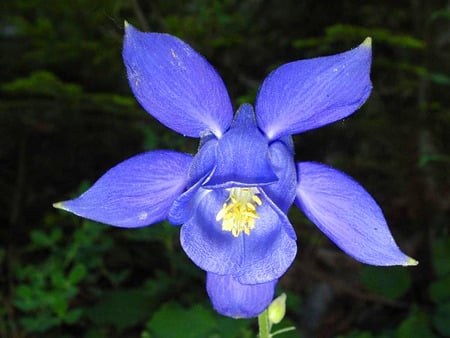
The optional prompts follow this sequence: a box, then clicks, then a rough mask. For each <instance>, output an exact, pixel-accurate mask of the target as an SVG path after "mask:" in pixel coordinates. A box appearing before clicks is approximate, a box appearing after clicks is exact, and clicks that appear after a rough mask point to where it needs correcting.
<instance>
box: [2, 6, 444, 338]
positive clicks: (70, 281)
mask: <svg viewBox="0 0 450 338" xmlns="http://www.w3.org/2000/svg"><path fill="white" fill-rule="evenodd" d="M125 19H126V20H128V21H129V22H131V23H133V24H134V25H136V26H137V27H138V28H140V29H142V30H146V31H161V32H168V33H172V34H175V35H177V36H179V37H181V38H183V39H184V40H186V41H187V42H188V43H190V44H191V45H192V46H193V47H194V48H195V49H197V50H198V51H199V52H200V53H202V54H203V55H204V56H205V57H206V58H207V59H208V60H209V61H210V62H211V63H212V64H213V65H214V66H215V67H216V68H217V70H218V71H219V73H220V74H221V76H222V77H223V78H224V81H225V82H226V83H227V86H228V88H229V91H230V95H231V97H232V99H233V102H234V104H235V107H237V105H238V104H240V103H243V102H252V101H253V100H254V98H255V95H256V93H257V90H258V86H259V85H260V83H261V81H262V80H263V79H264V77H265V76H266V75H267V74H268V72H269V71H270V70H272V69H274V68H275V67H277V66H278V65H280V64H282V63H285V62H289V61H292V60H296V59H301V58H307V57H317V56H321V55H326V54H333V53H337V52H341V51H344V50H347V49H349V48H353V47H355V46H356V45H358V44H359V43H361V41H363V39H364V38H365V37H367V36H371V37H372V39H373V55H374V58H373V67H372V80H373V85H374V89H373V92H372V95H371V97H370V99H369V100H368V102H367V103H366V104H365V105H364V106H363V107H362V108H361V109H360V111H359V112H358V113H357V114H356V115H355V116H353V117H351V118H349V119H346V120H344V121H341V122H339V123H336V124H333V125H330V126H328V127H326V128H321V129H320V130H314V131H311V132H308V133H306V134H303V135H300V136H298V137H296V138H295V145H296V149H297V157H298V159H301V160H315V161H321V162H326V163H329V164H331V165H333V166H335V167H337V168H340V169H342V170H344V171H346V172H347V173H349V174H351V175H352V176H354V177H355V178H357V180H358V181H359V182H362V183H363V184H364V185H365V186H366V187H367V188H368V190H369V191H370V192H371V193H373V195H374V196H375V197H376V199H377V200H378V201H379V202H380V205H381V206H382V208H383V210H384V212H385V215H386V218H387V219H388V221H389V224H390V226H391V229H392V231H393V232H394V234H395V237H396V239H398V242H399V244H400V246H401V247H402V249H404V250H405V251H406V252H407V253H408V254H410V255H411V256H413V257H415V258H417V259H418V260H419V261H420V265H419V266H418V267H415V268H408V269H406V268H397V267H396V268H383V267H363V266H362V265H361V264H358V263H355V262H354V261H352V260H351V258H348V257H346V256H345V255H344V254H343V253H340V252H339V251H338V250H337V249H335V248H334V247H333V246H332V245H330V242H329V241H328V240H327V239H326V237H325V236H323V235H322V234H320V233H319V232H318V231H317V229H315V228H314V227H312V226H311V224H310V223H309V222H307V220H306V219H305V217H304V216H302V215H300V213H299V212H298V211H295V210H293V211H292V212H291V219H292V222H293V224H294V226H295V227H296V229H297V232H298V234H299V238H300V239H299V242H300V243H299V248H300V250H299V255H298V257H297V261H296V262H295V264H294V265H293V267H292V268H291V269H290V271H289V272H288V273H287V274H286V276H284V277H283V278H282V279H281V281H280V288H282V289H283V291H285V292H286V293H287V294H288V299H287V320H286V321H285V322H283V323H282V324H279V325H280V326H281V327H283V325H285V326H291V325H293V326H296V327H297V328H298V331H297V332H290V333H288V334H285V335H281V336H282V337H283V336H284V337H287V338H289V337H306V338H309V337H343V338H344V337H345V338H388V337H389V338H391V337H395V338H403V337H405V338H415V337H418V338H419V337H420V338H422V337H427V338H428V337H450V321H449V320H448V319H449V318H450V288H449V285H450V239H449V221H450V215H449V209H450V203H449V201H450V184H449V183H450V176H449V175H448V173H449V172H450V160H449V159H450V154H449V149H450V142H449V141H450V133H449V132H448V131H449V127H450V111H449V107H450V104H449V103H450V102H449V99H450V98H449V96H448V90H449V85H450V65H449V63H448V60H449V59H450V55H449V54H450V39H449V36H450V35H449V33H450V28H449V27H450V25H449V19H450V11H449V10H448V2H446V1H444V0H417V1H412V2H404V1H366V2H361V3H356V2H354V1H350V0H342V1H338V2H337V1H331V0H327V1H320V2H319V1H312V0H305V1H296V0H282V1H275V0H268V1H262V0H244V1H238V0H225V1H218V0H193V1H181V0H173V1H164V0H155V1H142V0H130V1H125V0H111V1H110V0H108V1H106V0H89V1H88V0H76V1H74V2H64V1H57V0H47V1H40V0H4V1H2V2H1V4H0V48H1V50H0V52H1V53H0V64H1V67H0V72H1V77H0V163H1V166H0V191H1V192H2V194H1V195H0V220H1V223H2V225H3V226H2V227H1V228H0V238H1V243H2V246H1V247H0V265H1V269H2V270H1V271H2V273H1V274H0V283H1V286H2V288H1V290H2V291H1V292H0V335H1V337H8V338H19V337H48V338H52V337H58V338H59V337H62V338H64V337H88V338H103V337H105V338H106V337H108V338H113V337H142V338H158V337H164V338H167V337H168V338H170V337H208V338H234V337H235V338H241V337H242V338H246V337H254V332H255V331H256V328H255V323H254V322H252V321H245V320H233V319H229V318H224V317H220V316H219V315H217V314H216V313H215V312H214V311H213V310H212V307H211V305H210V303H209V302H208V301H207V294H206V291H205V285H204V284H205V280H204V275H203V273H202V272H201V271H200V270H198V269H197V268H196V267H195V266H194V265H193V264H192V263H191V262H190V261H189V259H188V258H187V257H186V256H185V255H184V254H183V252H182V250H181V249H180V245H179V239H178V233H179V229H178V228H177V227H172V226H171V225H169V224H168V223H166V222H163V223H161V224H157V225H155V226H153V227H149V228H144V229H135V230H133V229H130V230H124V229H114V228H109V227H106V226H104V225H101V224H97V223H93V222H89V221H85V220H81V219H78V218H76V217H74V216H71V215H67V214H64V213H60V212H57V211H54V210H52V209H51V204H52V203H53V202H55V201H57V200H62V199H65V198H71V197H73V196H75V195H77V194H79V193H80V192H82V191H84V190H85V189H86V188H87V186H88V185H89V183H92V182H93V181H94V180H95V179H96V178H98V177H99V176H100V175H101V174H102V173H103V172H104V171H106V170H107V169H108V168H110V167H111V166H112V165H114V164H116V163H118V162H120V161H122V160H124V159H126V158H128V157H131V156H133V155H135V154H137V153H139V152H142V151H145V150H149V149H156V148H171V149H176V150H179V151H185V152H193V151H195V148H196V145H197V141H196V140H192V139H186V138H183V137H181V136H177V135H174V133H173V132H171V131H169V130H167V129H166V128H165V127H163V126H161V125H160V124H159V123H157V122H156V121H155V120H154V119H153V118H151V117H150V116H149V115H148V114H146V113H145V112H144V111H143V110H142V109H141V108H140V107H139V105H138V104H137V103H136V101H135V99H134V98H133V96H132V95H131V92H130V90H129V88H128V85H127V80H126V75H125V70H124V66H123V64H122V61H121V48H122V46H121V44H122V34H123V21H124V20H125ZM85 180H88V182H89V183H82V184H81V182H85ZM277 326H278V325H277ZM276 329H279V327H277V328H276Z"/></svg>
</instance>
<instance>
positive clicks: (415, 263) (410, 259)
mask: <svg viewBox="0 0 450 338" xmlns="http://www.w3.org/2000/svg"><path fill="white" fill-rule="evenodd" d="M418 264H419V261H416V260H415V259H414V258H411V257H409V258H408V260H407V261H406V263H404V264H402V265H403V266H415V265H418Z"/></svg>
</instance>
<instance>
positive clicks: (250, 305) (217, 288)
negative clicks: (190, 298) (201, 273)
mask: <svg viewBox="0 0 450 338" xmlns="http://www.w3.org/2000/svg"><path fill="white" fill-rule="evenodd" d="M276 284H277V280H273V281H270V282H267V283H262V284H254V285H246V284H241V283H239V282H238V281H236V280H235V279H234V278H233V277H232V276H231V275H216V274H214V273H208V274H207V275H206V290H207V292H208V295H209V298H210V299H211V302H212V304H213V306H214V309H216V311H217V312H219V313H220V314H222V315H225V316H229V317H233V318H252V317H256V316H258V315H259V314H260V313H261V312H263V311H264V310H265V309H266V308H267V307H268V306H269V305H270V303H271V302H272V299H273V296H274V292H275V286H276Z"/></svg>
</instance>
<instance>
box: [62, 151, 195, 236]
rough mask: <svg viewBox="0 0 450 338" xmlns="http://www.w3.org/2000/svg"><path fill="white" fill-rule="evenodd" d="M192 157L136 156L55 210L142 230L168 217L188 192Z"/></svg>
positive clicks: (173, 154) (159, 153)
mask: <svg viewBox="0 0 450 338" xmlns="http://www.w3.org/2000/svg"><path fill="white" fill-rule="evenodd" d="M191 162H192V156H191V155H187V154H183V153H177V152H174V151H163V150H158V151H151V152H147V153H144V154H140V155H137V156H134V157H132V158H130V159H128V160H126V161H124V162H122V163H119V164H118V165H117V166H115V167H113V168H112V169H110V170H109V171H108V172H106V173H105V174H104V175H103V176H102V177H101V178H100V179H99V180H98V181H97V182H95V184H94V185H93V186H92V187H91V188H90V189H89V190H87V191H86V192H85V193H84V194H82V195H81V196H80V197H78V198H75V199H73V200H69V201H64V202H59V203H55V205H54V206H55V207H57V208H59V209H63V210H66V211H70V212H72V213H74V214H76V215H78V216H81V217H85V218H88V219H91V220H94V221H97V222H101V223H105V224H109V225H113V226H118V227H125V228H135V227H142V226H146V225H150V224H153V223H156V222H158V221H162V220H164V219H165V218H166V217H167V214H168V212H169V208H170V206H171V205H172V203H173V201H174V200H175V199H176V198H177V197H178V196H179V195H180V194H181V193H182V192H183V190H184V189H185V185H186V181H187V176H188V169H189V165H190V164H191Z"/></svg>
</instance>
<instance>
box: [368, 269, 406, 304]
mask: <svg viewBox="0 0 450 338" xmlns="http://www.w3.org/2000/svg"><path fill="white" fill-rule="evenodd" d="M361 279H362V282H363V283H364V285H365V286H366V287H367V288H369V289H370V290H372V291H374V292H376V293H377V294H379V295H382V296H384V297H387V298H390V299H398V298H400V297H402V296H403V295H404V294H405V293H406V292H408V290H409V288H410V286H411V277H410V275H409V271H408V270H407V269H406V268H404V267H374V266H365V267H364V268H363V270H362V273H361Z"/></svg>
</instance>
